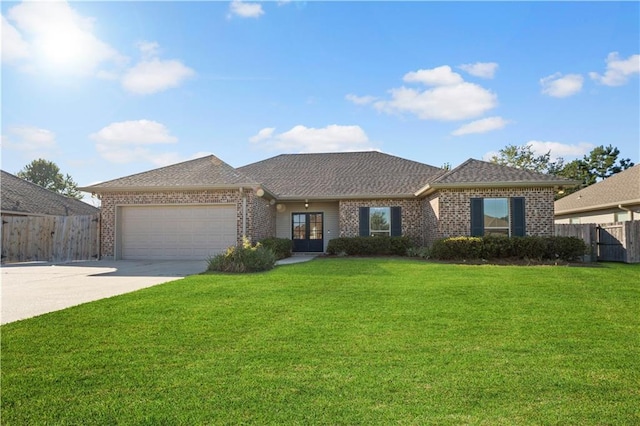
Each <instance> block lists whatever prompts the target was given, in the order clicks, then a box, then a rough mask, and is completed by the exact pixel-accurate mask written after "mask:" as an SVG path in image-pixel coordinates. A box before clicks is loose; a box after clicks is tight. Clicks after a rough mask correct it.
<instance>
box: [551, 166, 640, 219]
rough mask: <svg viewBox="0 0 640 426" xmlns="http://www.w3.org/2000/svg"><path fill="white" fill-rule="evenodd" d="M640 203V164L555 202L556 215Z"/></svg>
mask: <svg viewBox="0 0 640 426" xmlns="http://www.w3.org/2000/svg"><path fill="white" fill-rule="evenodd" d="M633 204H640V164H639V165H636V166H633V167H631V168H629V169H627V170H624V171H622V172H620V173H616V174H615V175H613V176H610V177H608V178H606V179H604V180H602V181H600V182H598V183H594V184H593V185H590V186H587V187H586V188H584V189H581V190H580V191H576V192H574V193H573V194H569V195H567V196H566V197H564V198H561V199H559V200H558V201H556V202H555V213H556V215H562V214H569V213H578V212H587V211H593V210H600V209H606V208H611V207H617V206H618V205H622V206H625V205H626V206H629V205H633Z"/></svg>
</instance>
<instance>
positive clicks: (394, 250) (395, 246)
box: [327, 237, 412, 256]
mask: <svg viewBox="0 0 640 426" xmlns="http://www.w3.org/2000/svg"><path fill="white" fill-rule="evenodd" d="M410 247H412V244H411V240H409V238H408V237H340V238H334V239H333V240H331V241H329V244H328V246H327V253H329V254H334V255H340V254H347V255H349V256H367V255H370V256H373V255H379V256H380V255H386V256H388V255H395V256H406V255H407V250H408V249H409V248H410Z"/></svg>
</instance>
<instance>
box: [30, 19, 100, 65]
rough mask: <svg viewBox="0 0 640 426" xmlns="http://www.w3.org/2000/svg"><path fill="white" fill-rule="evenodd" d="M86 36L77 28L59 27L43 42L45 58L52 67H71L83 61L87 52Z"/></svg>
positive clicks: (49, 33) (53, 29)
mask: <svg viewBox="0 0 640 426" xmlns="http://www.w3.org/2000/svg"><path fill="white" fill-rule="evenodd" d="M85 39H86V34H83V33H82V32H80V31H78V30H77V29H75V28H64V27H63V26H58V27H56V28H52V31H49V32H48V34H47V36H46V38H44V39H43V40H42V42H41V45H40V48H41V50H42V53H43V56H44V58H45V59H46V61H47V62H48V63H49V64H50V65H54V66H71V65H73V64H74V63H76V62H78V61H81V60H82V57H83V56H84V55H86V54H88V53H89V52H87V51H86V48H85V46H86V40H85Z"/></svg>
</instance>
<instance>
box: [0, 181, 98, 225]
mask: <svg viewBox="0 0 640 426" xmlns="http://www.w3.org/2000/svg"><path fill="white" fill-rule="evenodd" d="M1 172H2V174H1V176H2V179H1V180H0V187H1V188H0V193H1V203H0V210H1V211H2V213H6V214H18V215H47V216H83V215H92V214H96V213H98V212H99V211H100V210H99V209H97V208H96V207H93V206H92V205H89V204H87V203H85V202H83V201H79V200H76V199H74V198H71V197H65V196H64V195H60V194H57V193H55V192H53V191H50V190H48V189H46V188H43V187H41V186H39V185H36V184H35V183H31V182H28V181H26V180H24V179H20V178H19V177H17V176H14V175H12V174H11V173H7V172H5V171H4V170H2V171H1Z"/></svg>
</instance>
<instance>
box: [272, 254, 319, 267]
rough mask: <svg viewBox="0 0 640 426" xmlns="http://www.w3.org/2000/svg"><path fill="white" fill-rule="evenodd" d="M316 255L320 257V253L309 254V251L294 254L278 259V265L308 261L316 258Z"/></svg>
mask: <svg viewBox="0 0 640 426" xmlns="http://www.w3.org/2000/svg"><path fill="white" fill-rule="evenodd" d="M316 257H318V255H316V254H307V253H300V254H294V255H293V256H291V257H287V258H285V259H280V260H278V261H277V262H276V265H291V264H293V263H301V262H308V261H310V260H313V259H315V258H316Z"/></svg>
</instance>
